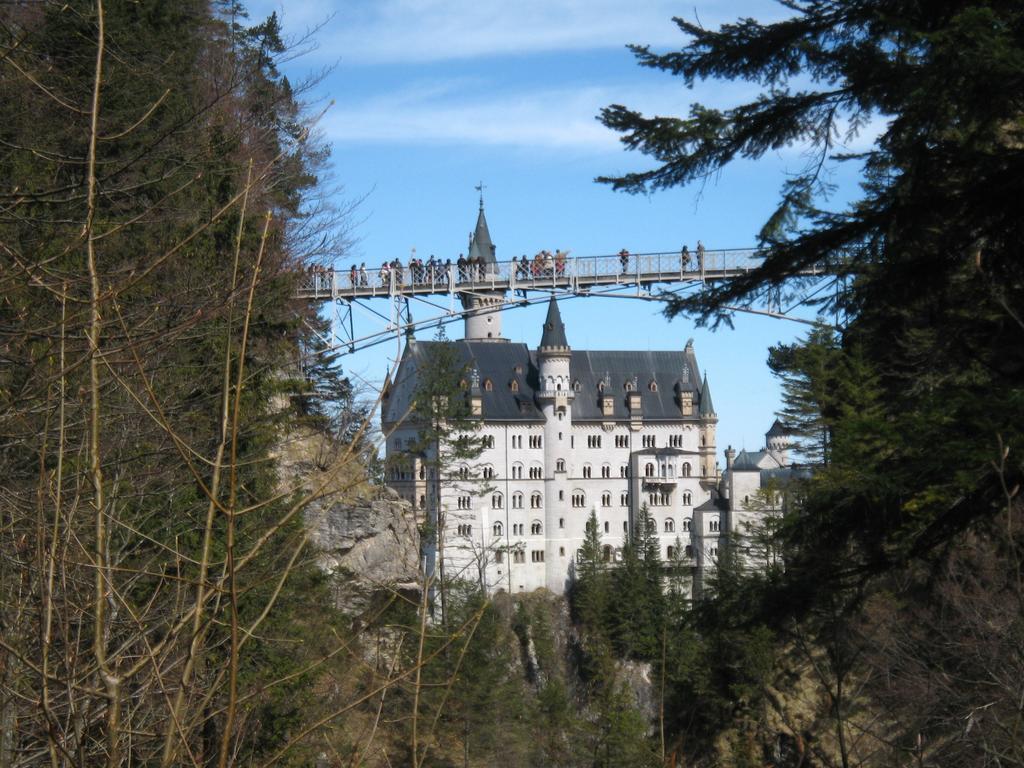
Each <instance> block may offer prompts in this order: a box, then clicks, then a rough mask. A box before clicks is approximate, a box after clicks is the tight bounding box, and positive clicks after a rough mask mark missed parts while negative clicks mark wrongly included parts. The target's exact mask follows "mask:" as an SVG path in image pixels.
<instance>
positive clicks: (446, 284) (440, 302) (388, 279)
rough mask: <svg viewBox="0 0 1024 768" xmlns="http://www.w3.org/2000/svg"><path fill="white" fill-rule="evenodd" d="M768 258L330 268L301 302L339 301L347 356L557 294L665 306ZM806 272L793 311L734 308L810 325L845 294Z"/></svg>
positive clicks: (337, 343)
mask: <svg viewBox="0 0 1024 768" xmlns="http://www.w3.org/2000/svg"><path fill="white" fill-rule="evenodd" d="M760 262H761V259H760V256H759V253H758V251H756V250H754V249H728V250H714V251H711V250H709V251H705V252H704V254H703V258H701V259H699V258H698V257H697V255H696V254H695V253H691V254H688V255H686V256H685V257H684V256H683V255H682V254H680V252H678V251H674V252H654V253H639V254H628V255H625V256H623V254H616V255H606V256H585V257H566V258H563V259H558V260H556V259H555V258H554V257H552V258H551V259H548V260H546V261H537V262H526V261H504V262H497V263H492V264H487V265H482V266H480V267H477V268H472V269H470V268H465V269H463V270H462V271H461V273H460V271H459V269H458V268H457V266H456V265H454V264H444V265H442V264H437V265H435V267H434V268H433V269H429V268H426V267H424V268H423V269H422V270H418V271H417V272H416V273H413V272H412V271H411V270H410V269H409V267H408V266H403V267H401V268H399V269H392V268H386V269H385V268H374V269H365V270H347V271H346V270H336V269H335V270H330V269H320V270H313V271H310V272H309V273H307V276H306V279H305V280H304V281H303V283H302V284H301V285H300V287H299V289H298V291H297V298H303V299H311V300H313V301H319V302H324V303H325V304H326V303H330V304H331V305H332V307H333V310H334V318H333V323H332V327H333V336H334V338H333V339H330V340H328V341H329V343H330V346H331V347H332V348H334V349H335V350H336V351H337V352H338V353H340V354H349V353H354V352H358V351H360V350H363V349H367V348H369V347H373V346H376V345H378V344H381V343H385V342H387V341H389V340H397V341H398V343H399V344H401V340H402V338H403V337H404V336H406V335H408V334H411V333H414V332H415V331H417V330H422V329H424V328H436V327H440V326H444V325H447V324H448V323H452V322H456V321H459V320H462V319H463V318H464V316H465V315H466V314H468V313H470V312H472V313H483V312H500V311H504V310H506V309H511V308H515V307H525V306H529V305H531V304H535V303H538V302H546V301H547V300H548V298H549V297H550V296H552V295H554V296H556V297H558V298H559V299H564V298H570V297H581V296H590V297H605V298H609V297H610V298H620V299H634V300H641V301H659V302H664V301H667V300H668V299H669V298H671V297H672V296H678V295H687V294H692V293H694V292H699V291H702V290H704V289H705V288H706V287H707V285H708V284H709V283H714V282H717V281H721V280H729V279H732V278H735V277H737V276H739V275H742V274H746V273H748V272H750V271H751V270H752V269H754V268H755V267H757V266H758V265H759V264H760ZM803 274H804V275H806V276H807V277H810V278H815V277H820V278H821V280H820V281H819V283H818V284H816V285H815V286H814V287H813V290H812V291H811V292H810V293H808V294H805V295H804V296H803V297H802V298H801V299H799V300H796V301H795V302H794V303H792V304H791V305H790V306H788V307H783V306H782V305H781V297H780V296H779V295H778V294H776V293H774V292H769V291H766V292H765V293H764V294H763V295H762V296H761V297H759V298H758V300H756V302H755V304H753V305H751V306H745V307H728V309H730V310H732V311H737V312H750V313H754V314H759V315H765V316H769V317H774V318H779V319H784V320H791V321H795V322H801V323H808V324H810V323H812V322H813V321H811V320H807V319H804V318H801V317H797V316H794V315H792V314H791V313H792V312H793V311H794V310H795V309H796V308H797V307H799V306H802V305H803V304H805V303H806V302H807V301H808V300H810V299H811V298H813V297H814V296H815V295H817V294H820V293H821V292H823V291H826V290H830V289H833V288H834V289H836V290H838V289H839V288H840V285H841V282H840V281H841V278H839V277H837V276H836V275H835V272H834V270H829V269H828V268H827V267H821V268H814V269H809V270H806V271H805V272H804V273H803ZM474 295H479V296H482V297H484V296H485V297H487V298H488V299H489V300H493V299H494V297H495V296H496V295H501V296H503V299H502V300H501V301H500V302H496V303H493V304H490V305H489V306H488V308H487V309H486V310H481V309H480V308H475V309H464V308H463V299H468V298H471V297H473V296H474ZM382 299H384V300H386V302H382V301H381V300H382ZM467 303H468V302H467ZM381 310H383V311H381ZM837 325H838V320H837Z"/></svg>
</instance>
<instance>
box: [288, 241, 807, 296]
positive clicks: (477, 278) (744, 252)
mask: <svg viewBox="0 0 1024 768" xmlns="http://www.w3.org/2000/svg"><path fill="white" fill-rule="evenodd" d="M760 263H761V259H760V257H759V256H758V252H757V251H755V250H753V249H749V248H746V249H733V250H715V251H705V253H704V259H703V263H699V262H698V259H697V256H696V254H695V253H691V254H689V257H688V258H687V259H686V260H685V263H684V260H683V259H682V258H681V255H680V253H679V252H673V253H636V254H630V255H629V256H628V258H627V259H626V260H625V262H623V259H622V257H621V256H618V255H614V256H582V257H569V258H566V259H565V260H564V261H562V262H561V263H560V264H559V263H556V262H555V260H553V259H552V260H549V262H548V263H546V264H545V265H535V264H534V263H533V262H526V263H525V264H524V262H521V261H519V262H512V261H502V262H498V263H497V264H491V265H484V267H483V270H485V271H477V272H476V273H471V272H470V270H469V269H468V268H467V269H464V270H463V271H462V274H459V273H458V269H457V268H456V265H455V264H451V265H450V267H449V266H448V265H440V266H438V267H436V268H435V269H434V270H432V271H430V270H428V269H427V268H426V267H425V266H424V267H423V269H422V270H420V271H419V273H418V274H415V275H413V274H412V273H411V270H410V269H409V267H408V265H403V267H402V268H401V270H397V269H387V270H384V269H379V268H375V269H367V270H365V271H364V272H359V271H358V270H357V271H356V272H355V274H354V275H353V274H352V272H351V270H337V269H335V270H330V269H326V270H315V271H311V272H309V273H308V275H307V278H306V280H305V281H304V283H303V284H302V285H301V286H300V287H299V290H298V292H297V293H298V298H304V299H317V300H323V301H328V300H333V299H341V300H345V299H370V298H374V297H385V296H395V295H405V296H415V295H428V294H457V293H476V292H481V291H514V290H538V289H541V290H542V289H547V288H558V289H562V290H564V289H567V288H568V289H571V290H580V289H586V288H590V287H593V286H602V285H640V284H648V283H671V282H687V281H711V280H724V279H728V278H730V277H735V276H737V275H740V274H743V273H745V272H749V271H750V270H751V269H753V268H754V267H756V266H758V265H759V264H760ZM821 272H822V273H824V272H825V269H824V268H823V269H822V270H821ZM810 274H816V272H814V271H812V272H811V273H810Z"/></svg>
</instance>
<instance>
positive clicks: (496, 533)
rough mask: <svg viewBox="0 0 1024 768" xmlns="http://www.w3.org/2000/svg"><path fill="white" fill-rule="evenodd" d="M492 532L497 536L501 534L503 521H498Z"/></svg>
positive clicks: (492, 527)
mask: <svg viewBox="0 0 1024 768" xmlns="http://www.w3.org/2000/svg"><path fill="white" fill-rule="evenodd" d="M491 532H492V533H493V534H494V535H495V536H501V532H502V527H501V521H498V522H496V523H495V524H494V525H492V526H491Z"/></svg>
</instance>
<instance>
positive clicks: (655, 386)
mask: <svg viewBox="0 0 1024 768" xmlns="http://www.w3.org/2000/svg"><path fill="white" fill-rule="evenodd" d="M647 388H648V389H649V390H651V392H657V391H658V382H656V381H655V380H654V379H651V383H650V384H648V385H647Z"/></svg>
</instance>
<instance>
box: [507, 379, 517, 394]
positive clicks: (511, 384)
mask: <svg viewBox="0 0 1024 768" xmlns="http://www.w3.org/2000/svg"><path fill="white" fill-rule="evenodd" d="M508 388H509V389H511V390H512V391H513V392H518V391H519V382H518V381H516V380H515V379H512V381H510V382H509V383H508Z"/></svg>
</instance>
